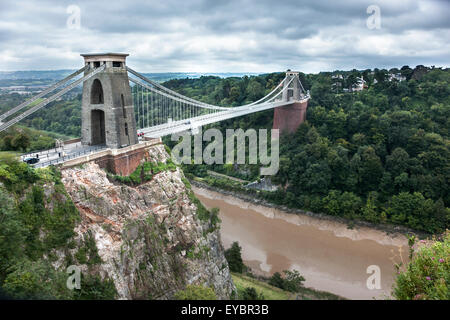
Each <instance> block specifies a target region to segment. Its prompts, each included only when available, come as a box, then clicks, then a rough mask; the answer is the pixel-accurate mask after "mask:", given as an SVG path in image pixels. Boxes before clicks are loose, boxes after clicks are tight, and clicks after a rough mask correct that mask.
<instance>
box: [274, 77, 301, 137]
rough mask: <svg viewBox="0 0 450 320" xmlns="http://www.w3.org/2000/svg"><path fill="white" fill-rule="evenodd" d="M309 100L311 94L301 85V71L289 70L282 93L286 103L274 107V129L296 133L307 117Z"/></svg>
mask: <svg viewBox="0 0 450 320" xmlns="http://www.w3.org/2000/svg"><path fill="white" fill-rule="evenodd" d="M291 80H292V81H291ZM308 100H309V94H307V93H306V92H305V91H304V89H303V87H302V85H301V82H300V78H299V72H296V71H287V72H286V78H285V79H284V84H283V93H282V101H285V102H286V105H283V106H281V107H278V108H275V109H274V112H273V129H279V130H280V133H294V132H295V131H296V130H297V128H298V127H299V126H300V124H302V123H303V122H304V121H305V119H306V109H307V108H308Z"/></svg>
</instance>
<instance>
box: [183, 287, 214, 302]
mask: <svg viewBox="0 0 450 320" xmlns="http://www.w3.org/2000/svg"><path fill="white" fill-rule="evenodd" d="M174 298H175V299H176V300H217V296H216V294H215V292H214V290H213V289H211V288H209V287H204V286H198V285H193V284H191V285H188V286H186V289H184V290H180V291H178V292H177V293H175V295H174Z"/></svg>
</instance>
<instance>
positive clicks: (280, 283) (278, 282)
mask: <svg viewBox="0 0 450 320" xmlns="http://www.w3.org/2000/svg"><path fill="white" fill-rule="evenodd" d="M269 284H270V285H271V286H274V287H277V288H280V289H284V279H283V278H282V277H281V273H279V272H275V273H274V274H273V275H272V277H270V279H269Z"/></svg>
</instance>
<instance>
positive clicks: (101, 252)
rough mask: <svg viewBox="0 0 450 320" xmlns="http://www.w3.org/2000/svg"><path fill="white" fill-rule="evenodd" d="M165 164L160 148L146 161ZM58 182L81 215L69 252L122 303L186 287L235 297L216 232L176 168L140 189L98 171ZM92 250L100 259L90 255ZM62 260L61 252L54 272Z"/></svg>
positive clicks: (83, 170)
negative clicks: (107, 282) (197, 286)
mask: <svg viewBox="0 0 450 320" xmlns="http://www.w3.org/2000/svg"><path fill="white" fill-rule="evenodd" d="M168 157H169V155H168V154H167V153H166V151H165V149H164V147H163V146H162V145H158V146H154V147H151V149H150V150H149V152H148V154H147V155H146V157H145V159H144V161H146V162H153V163H154V164H157V163H159V164H161V163H166V161H167V160H168ZM61 175H62V178H61V180H62V183H63V184H64V186H65V189H66V191H67V193H68V194H69V195H70V197H71V198H72V201H73V202H74V204H75V206H76V207H77V209H78V211H79V212H80V215H81V222H80V223H79V224H78V225H77V226H76V228H75V232H76V236H75V242H76V244H77V245H76V246H75V247H74V248H73V249H70V250H69V252H70V254H71V255H73V256H74V257H75V258H76V260H77V261H78V265H80V266H81V268H82V271H83V272H88V273H95V274H100V275H101V277H102V278H110V279H112V280H113V282H114V285H115V287H116V290H117V293H118V298H120V299H170V298H172V297H173V294H174V293H175V292H176V291H178V290H180V289H183V288H184V287H185V286H186V285H187V284H202V285H206V286H210V287H213V289H214V291H215V292H216V294H217V296H218V297H219V298H221V299H228V298H229V297H230V295H231V293H232V291H233V290H235V287H234V284H233V282H232V280H231V276H230V273H229V269H228V264H227V262H226V260H225V257H224V251H223V247H222V245H221V242H220V234H219V230H217V228H214V226H213V223H212V222H211V221H210V219H204V218H202V217H200V216H199V214H198V208H197V205H196V204H195V203H194V201H193V200H194V199H193V198H192V194H191V191H190V187H189V186H186V185H185V183H184V182H183V181H186V180H185V179H184V175H183V173H182V171H181V170H180V169H179V168H172V170H163V171H161V172H159V173H155V174H153V175H152V177H151V180H149V179H146V180H148V181H147V182H144V183H142V184H140V185H137V186H130V185H126V184H123V183H119V182H117V181H114V180H113V179H111V177H108V175H107V173H106V172H105V171H104V170H102V169H100V168H99V167H98V165H96V164H95V163H88V164H85V165H83V166H82V167H75V168H68V169H64V170H63V171H62V172H61ZM94 243H95V247H96V251H97V253H95V248H94V250H93V253H92V252H91V251H92V250H90V249H89V248H90V247H92V246H93V244H94ZM84 247H86V249H85V250H84V251H82V252H81V253H80V248H84ZM65 255H67V251H66V252H65V253H63V252H60V254H59V259H58V261H56V262H55V263H54V265H55V267H58V265H59V264H62V263H63V261H67V257H65Z"/></svg>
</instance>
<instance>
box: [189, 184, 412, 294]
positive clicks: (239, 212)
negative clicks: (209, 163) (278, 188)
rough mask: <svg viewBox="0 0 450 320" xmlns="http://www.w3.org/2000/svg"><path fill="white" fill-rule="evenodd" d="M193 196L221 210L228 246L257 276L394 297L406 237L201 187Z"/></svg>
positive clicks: (318, 287)
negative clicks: (299, 278) (292, 275)
mask: <svg viewBox="0 0 450 320" xmlns="http://www.w3.org/2000/svg"><path fill="white" fill-rule="evenodd" d="M193 191H194V193H195V194H196V196H197V197H198V198H199V199H200V201H201V202H202V203H203V204H204V205H205V206H206V207H207V208H214V207H216V208H219V209H220V214H219V216H220V219H221V220H222V223H221V236H222V243H223V246H224V247H225V248H229V247H230V246H231V243H232V242H233V241H238V242H239V244H240V246H241V247H242V258H243V260H244V262H245V264H246V265H248V266H249V267H251V268H252V271H253V272H254V273H257V274H262V275H266V276H267V275H271V274H272V273H274V272H276V271H279V272H280V271H282V270H286V269H296V270H298V271H299V272H300V274H301V275H303V276H304V277H305V279H306V281H305V286H307V287H311V288H314V289H317V290H323V291H328V292H332V293H335V294H337V295H340V296H342V297H345V298H349V299H372V298H376V299H383V298H386V297H387V296H390V292H391V288H392V284H393V281H394V275H395V268H394V261H395V262H399V261H401V259H403V260H405V261H406V259H407V252H408V250H407V249H408V248H407V239H406V237H404V236H402V235H398V236H395V237H394V236H390V235H387V234H386V233H384V232H382V231H378V230H374V229H370V228H366V227H358V228H356V229H353V230H350V229H348V228H347V226H346V225H345V224H342V223H339V222H335V221H332V220H324V219H318V218H313V217H310V216H307V215H297V214H292V213H286V212H283V211H280V210H278V209H274V208H268V207H265V206H261V205H255V204H253V203H250V202H246V201H243V200H241V199H238V198H235V197H232V196H228V195H224V194H220V193H217V192H213V191H210V190H206V189H201V188H197V187H193ZM369 266H377V267H379V271H380V273H379V275H380V282H379V284H380V289H377V288H373V286H376V281H375V280H374V277H375V274H374V273H373V272H374V271H373V269H372V270H371V271H370V273H368V271H367V268H368V267H369ZM377 267H372V268H375V269H376V268H377ZM371 276H372V278H371V280H370V281H369V286H368V285H367V282H368V281H367V280H368V278H369V277H371ZM369 287H371V288H372V289H369Z"/></svg>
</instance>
